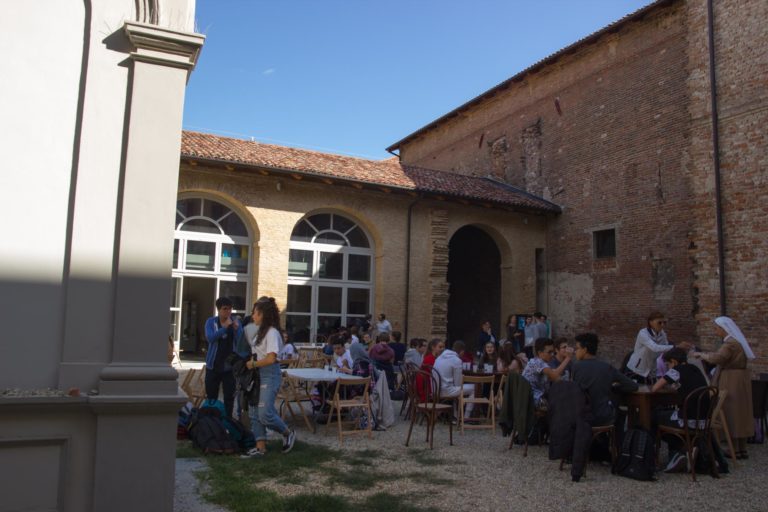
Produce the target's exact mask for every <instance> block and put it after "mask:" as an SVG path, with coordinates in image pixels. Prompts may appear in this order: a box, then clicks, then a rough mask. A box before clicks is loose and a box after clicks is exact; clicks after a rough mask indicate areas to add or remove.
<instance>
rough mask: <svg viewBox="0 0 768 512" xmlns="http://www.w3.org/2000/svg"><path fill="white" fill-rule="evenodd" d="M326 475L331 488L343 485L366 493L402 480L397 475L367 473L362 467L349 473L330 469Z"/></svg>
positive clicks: (375, 472) (376, 472)
mask: <svg viewBox="0 0 768 512" xmlns="http://www.w3.org/2000/svg"><path fill="white" fill-rule="evenodd" d="M326 474H327V475H328V483H329V484H330V486H331V487H333V486H335V485H343V486H344V487H347V488H349V489H352V490H353V491H365V490H368V489H371V488H372V487H374V486H375V485H376V484H377V483H381V482H386V481H391V480H398V479H399V478H400V477H399V476H396V475H387V474H385V473H380V472H378V471H367V470H365V469H363V468H360V467H356V468H353V469H350V470H348V471H341V470H338V469H335V468H330V469H329V470H328V471H327V473H326Z"/></svg>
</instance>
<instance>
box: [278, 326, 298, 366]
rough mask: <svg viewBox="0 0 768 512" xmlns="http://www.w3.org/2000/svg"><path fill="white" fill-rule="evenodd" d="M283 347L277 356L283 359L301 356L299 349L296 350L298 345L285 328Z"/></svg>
mask: <svg viewBox="0 0 768 512" xmlns="http://www.w3.org/2000/svg"><path fill="white" fill-rule="evenodd" d="M282 335H283V349H282V350H281V351H280V353H279V354H278V356H277V358H278V359H280V360H281V361H282V360H285V359H296V358H297V357H299V351H298V350H296V345H294V344H293V342H292V341H291V340H290V338H289V337H288V331H285V330H283V331H282Z"/></svg>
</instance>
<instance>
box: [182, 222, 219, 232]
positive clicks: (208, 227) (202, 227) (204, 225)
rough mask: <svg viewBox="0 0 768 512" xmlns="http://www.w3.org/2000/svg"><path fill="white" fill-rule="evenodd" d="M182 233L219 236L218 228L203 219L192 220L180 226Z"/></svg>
mask: <svg viewBox="0 0 768 512" xmlns="http://www.w3.org/2000/svg"><path fill="white" fill-rule="evenodd" d="M181 230H182V231H194V232H196V233H214V234H217V235H220V234H221V230H220V229H219V227H218V226H217V225H216V224H214V223H213V222H211V221H209V220H205V219H192V220H190V221H187V222H185V223H184V224H183V225H182V226H181Z"/></svg>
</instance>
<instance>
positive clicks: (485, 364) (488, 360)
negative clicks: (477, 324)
mask: <svg viewBox="0 0 768 512" xmlns="http://www.w3.org/2000/svg"><path fill="white" fill-rule="evenodd" d="M498 360H499V355H498V354H497V353H496V343H494V342H493V341H488V342H486V344H485V346H484V347H483V355H481V356H480V360H479V361H478V362H477V371H479V372H486V368H491V372H494V371H496V364H497V362H498Z"/></svg>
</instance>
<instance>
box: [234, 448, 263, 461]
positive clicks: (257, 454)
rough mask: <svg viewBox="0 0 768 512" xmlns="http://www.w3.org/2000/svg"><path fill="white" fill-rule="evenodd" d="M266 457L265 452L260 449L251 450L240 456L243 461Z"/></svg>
mask: <svg viewBox="0 0 768 512" xmlns="http://www.w3.org/2000/svg"><path fill="white" fill-rule="evenodd" d="M263 456H264V450H259V449H258V448H251V449H250V450H248V451H247V452H245V453H244V454H242V455H241V456H240V458H241V459H251V458H253V457H263Z"/></svg>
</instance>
